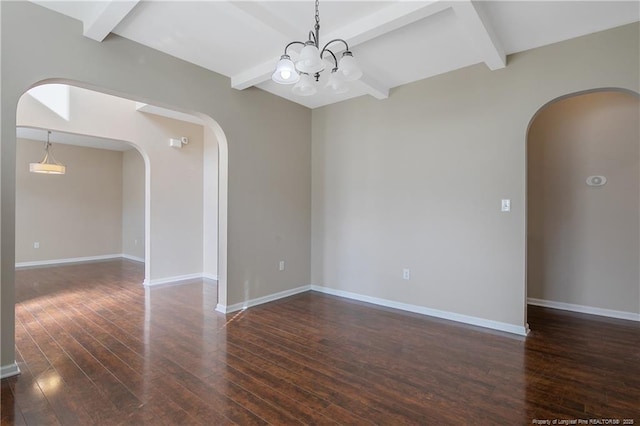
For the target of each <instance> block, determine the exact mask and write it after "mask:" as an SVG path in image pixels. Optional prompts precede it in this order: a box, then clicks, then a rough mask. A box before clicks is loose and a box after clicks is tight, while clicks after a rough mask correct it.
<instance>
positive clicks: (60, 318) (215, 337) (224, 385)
mask: <svg viewBox="0 0 640 426" xmlns="http://www.w3.org/2000/svg"><path fill="white" fill-rule="evenodd" d="M142 276H143V270H142V266H141V265H139V264H136V263H134V262H130V261H124V260H123V261H109V262H98V263H91V264H82V265H68V266H58V267H49V268H35V269H28V270H20V271H17V278H16V280H17V283H16V292H17V295H18V303H17V305H16V319H17V326H16V346H17V360H18V364H19V367H20V369H21V371H22V374H21V375H20V376H17V377H13V378H9V379H4V380H2V389H1V400H2V407H1V419H2V425H10V424H16V425H24V424H26V425H50V424H51V425H54V424H64V425H142V424H150V425H191V424H206V425H224V424H240V425H253V424H256V425H260V424H273V425H295V424H322V425H324V424H345V425H365V424H382V425H399V424H416V425H432V424H438V425H440V424H442V425H446V424H451V425H459V424H482V425H485V424H499V425H507V424H522V425H524V424H535V421H536V420H541V421H542V420H550V421H552V420H554V419H560V420H586V421H591V424H606V423H595V421H602V420H605V421H606V420H607V419H615V420H616V421H619V423H617V424H623V421H624V419H630V421H633V422H634V423H635V424H640V324H638V323H636V322H631V321H622V320H612V319H606V318H601V317H594V316H589V315H582V314H573V313H568V312H563V311H556V310H551V309H544V308H537V307H530V309H529V323H530V325H531V328H532V330H533V331H532V333H531V335H530V336H529V337H527V338H526V339H525V338H523V337H518V336H512V335H509V334H506V333H499V332H493V331H490V330H485V329H481V328H477V327H471V326H465V325H461V324H457V323H452V322H448V321H444V320H438V319H433V318H428V317H424V316H420V315H414V314H410V313H405V312H400V311H395V310H391V309H385V308H380V307H376V306H372V305H367V304H364V303H359V302H354V301H350V300H344V299H340V298H336V297H332V296H327V295H323V294H319V293H314V292H308V293H304V294H300V295H297V296H293V297H290V298H287V299H283V300H280V301H277V302H273V303H269V304H265V305H262V306H258V307H255V308H251V309H248V310H246V311H243V312H239V313H235V314H229V315H223V314H220V313H217V312H215V311H214V308H215V305H216V287H215V283H213V284H212V283H202V282H196V283H193V284H186V285H181V286H173V287H164V288H154V289H151V290H147V291H146V292H145V289H144V288H143V287H142V286H141V285H140V283H141V282H142ZM630 421H628V422H627V424H630ZM558 424H561V423H558ZM610 424H616V423H610Z"/></svg>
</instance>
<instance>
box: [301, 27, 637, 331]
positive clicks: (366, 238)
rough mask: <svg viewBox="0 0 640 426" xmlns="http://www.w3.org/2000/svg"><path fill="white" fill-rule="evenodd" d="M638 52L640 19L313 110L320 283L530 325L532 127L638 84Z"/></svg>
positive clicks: (315, 249)
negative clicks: (553, 108)
mask: <svg viewBox="0 0 640 426" xmlns="http://www.w3.org/2000/svg"><path fill="white" fill-rule="evenodd" d="M639 51H640V49H639V32H638V25H637V24H632V25H628V26H624V27H620V28H617V29H613V30H609V31H605V32H602V33H598V34H593V35H590V36H586V37H581V38H578V39H574V40H570V41H566V42H563V43H558V44H554V45H550V46H547V47H543V48H539V49H535V50H531V51H527V52H524V53H520V54H516V55H512V56H509V58H508V66H507V67H506V68H505V69H502V70H498V71H489V70H488V69H487V68H486V67H485V66H484V65H477V66H473V67H469V68H465V69H462V70H459V71H455V72H451V73H447V74H444V75H441V76H437V77H434V78H430V79H427V80H423V81H419V82H416V83H413V84H409V85H406V86H403V87H400V88H397V89H394V90H393V91H392V93H391V96H390V97H389V99H387V100H384V101H378V100H375V99H372V98H368V97H362V98H358V99H354V100H350V101H346V102H341V103H339V104H335V105H331V106H327V107H324V108H319V109H316V110H313V133H312V134H313V142H312V145H313V151H312V160H313V178H312V194H313V201H312V211H313V219H312V223H313V226H312V229H313V234H312V235H313V238H312V282H313V284H316V285H321V286H325V287H328V288H330V289H334V290H340V291H345V292H351V293H356V294H358V295H364V296H368V297H375V298H379V299H386V300H388V301H392V302H397V303H404V304H410V305H414V306H418V307H425V308H429V309H432V310H439V311H445V312H450V313H455V314H461V315H466V316H470V317H475V318H481V319H484V320H490V321H496V322H499V323H502V324H507V325H513V326H516V327H520V328H523V327H524V326H525V321H526V320H525V316H526V308H525V303H526V302H525V301H526V287H525V279H526V272H525V260H526V254H525V252H526V219H525V218H526V216H525V214H526V206H525V202H526V135H527V128H528V125H529V122H530V120H531V119H532V118H533V116H534V114H535V113H536V111H537V110H538V109H539V108H540V107H541V106H542V105H544V104H546V103H547V102H549V101H551V100H553V99H555V98H557V97H559V96H562V95H566V94H569V93H574V92H578V91H582V90H588V89H592V88H597V87H621V88H627V89H630V90H633V91H636V92H637V91H638V89H639V88H638V85H639V82H640V75H639V72H638V64H639V62H640V59H639ZM503 198H508V199H511V206H512V208H511V212H510V213H501V212H500V200H501V199H503ZM403 268H411V273H412V275H411V280H410V281H404V280H402V269H403Z"/></svg>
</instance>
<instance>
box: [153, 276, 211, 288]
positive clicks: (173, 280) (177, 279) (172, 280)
mask: <svg viewBox="0 0 640 426" xmlns="http://www.w3.org/2000/svg"><path fill="white" fill-rule="evenodd" d="M201 279H202V274H188V275H176V276H173V277H166V278H156V279H153V280H144V283H143V285H144V286H145V287H153V286H156V285H164V284H187V283H188V282H191V281H193V280H201Z"/></svg>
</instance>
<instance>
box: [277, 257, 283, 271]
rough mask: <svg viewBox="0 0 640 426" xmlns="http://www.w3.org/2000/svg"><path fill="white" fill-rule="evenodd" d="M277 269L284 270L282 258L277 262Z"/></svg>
mask: <svg viewBox="0 0 640 426" xmlns="http://www.w3.org/2000/svg"><path fill="white" fill-rule="evenodd" d="M278 271H284V260H281V261H280V263H278Z"/></svg>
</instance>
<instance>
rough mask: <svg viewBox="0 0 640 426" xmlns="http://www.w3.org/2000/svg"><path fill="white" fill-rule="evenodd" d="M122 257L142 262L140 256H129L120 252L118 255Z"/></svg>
mask: <svg viewBox="0 0 640 426" xmlns="http://www.w3.org/2000/svg"><path fill="white" fill-rule="evenodd" d="M120 257H122V258H123V259H127V260H133V261H134V262H139V263H144V259H143V258H141V257H136V256H131V255H130V254H125V253H122V254H121V255H120Z"/></svg>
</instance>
